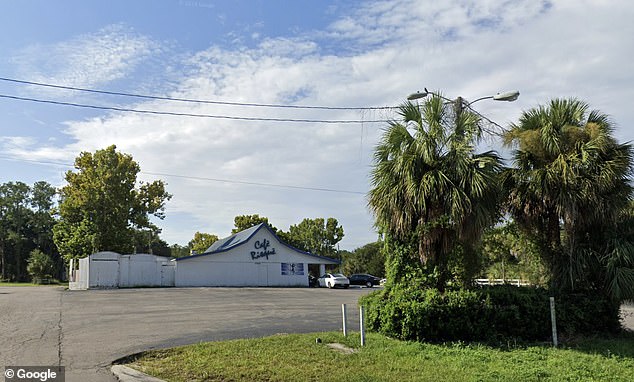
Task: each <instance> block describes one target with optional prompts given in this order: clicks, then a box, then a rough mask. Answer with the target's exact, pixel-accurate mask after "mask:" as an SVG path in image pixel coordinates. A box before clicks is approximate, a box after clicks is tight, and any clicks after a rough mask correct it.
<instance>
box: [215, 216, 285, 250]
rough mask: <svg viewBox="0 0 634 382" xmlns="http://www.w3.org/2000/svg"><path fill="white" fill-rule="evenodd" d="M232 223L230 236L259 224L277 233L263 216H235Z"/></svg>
mask: <svg viewBox="0 0 634 382" xmlns="http://www.w3.org/2000/svg"><path fill="white" fill-rule="evenodd" d="M233 223H234V225H235V228H234V229H232V230H231V234H232V235H233V234H235V233H238V232H240V231H244V230H245V229H249V228H251V227H254V226H256V225H258V224H261V223H266V224H267V225H268V226H269V227H270V228H271V229H272V230H273V232H275V233H277V232H278V229H277V228H275V227H273V226H272V225H271V224H270V223H269V219H268V218H266V217H264V216H260V215H258V214H254V215H239V216H236V217H235V218H234V219H233ZM205 249H206V248H205Z"/></svg>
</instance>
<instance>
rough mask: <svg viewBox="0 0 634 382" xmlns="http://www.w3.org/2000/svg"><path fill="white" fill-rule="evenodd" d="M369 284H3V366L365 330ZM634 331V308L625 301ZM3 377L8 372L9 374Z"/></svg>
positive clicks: (88, 376)
mask: <svg viewBox="0 0 634 382" xmlns="http://www.w3.org/2000/svg"><path fill="white" fill-rule="evenodd" d="M370 291H372V289H366V288H363V289H362V288H350V289H336V290H330V289H312V288H311V289H309V288H290V289H286V288H165V289H160V288H157V289H113V290H91V291H68V290H64V289H63V288H61V287H0V365H1V366H9V365H12V366H20V365H24V366H26V365H38V366H49V365H62V366H65V367H66V381H71V382H73V381H81V382H84V381H95V382H100V381H108V382H112V381H115V378H114V377H113V376H112V374H111V373H110V364H111V363H112V362H113V361H115V360H116V359H118V358H121V357H124V356H127V355H129V354H133V353H137V352H140V351H143V350H148V349H155V348H163V347H172V346H178V345H185V344H190V343H196V342H200V341H217V340H225V339H232V338H249V337H262V336H267V335H273V334H277V333H307V332H316V331H326V330H338V329H340V328H341V304H343V303H345V304H348V306H349V308H348V325H349V328H350V329H351V330H357V329H358V317H359V316H358V308H357V305H356V303H357V300H358V298H359V297H360V296H362V295H364V294H366V293H368V292H370ZM622 311H623V313H624V314H625V320H624V323H625V325H626V326H627V327H629V328H630V329H633V330H634V306H632V305H624V306H623V308H622ZM2 378H4V376H3V377H2Z"/></svg>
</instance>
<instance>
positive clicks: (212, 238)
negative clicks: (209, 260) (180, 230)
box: [189, 232, 218, 253]
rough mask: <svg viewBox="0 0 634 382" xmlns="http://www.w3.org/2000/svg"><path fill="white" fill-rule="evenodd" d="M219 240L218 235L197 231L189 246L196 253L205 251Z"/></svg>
mask: <svg viewBox="0 0 634 382" xmlns="http://www.w3.org/2000/svg"><path fill="white" fill-rule="evenodd" d="M217 241H218V236H216V235H212V234H210V233H203V232H196V233H195V234H194V238H193V239H192V240H191V241H190V242H189V248H191V250H192V251H195V252H196V253H204V252H205V251H207V249H208V248H209V247H211V245H212V244H213V243H215V242H217Z"/></svg>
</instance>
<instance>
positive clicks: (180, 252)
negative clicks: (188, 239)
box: [169, 244, 190, 257]
mask: <svg viewBox="0 0 634 382" xmlns="http://www.w3.org/2000/svg"><path fill="white" fill-rule="evenodd" d="M169 248H170V256H171V257H185V256H189V255H190V248H189V246H186V245H180V244H172V245H171V246H170V247H169Z"/></svg>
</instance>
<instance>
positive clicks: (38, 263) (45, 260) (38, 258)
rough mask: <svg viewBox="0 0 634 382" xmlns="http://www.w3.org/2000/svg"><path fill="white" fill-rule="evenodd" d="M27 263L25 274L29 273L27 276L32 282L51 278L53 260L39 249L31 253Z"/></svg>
mask: <svg viewBox="0 0 634 382" xmlns="http://www.w3.org/2000/svg"><path fill="white" fill-rule="evenodd" d="M27 263H28V265H27V267H26V269H27V272H29V275H31V277H32V278H33V280H34V282H41V280H43V279H49V278H51V277H52V274H53V270H54V267H55V264H54V263H53V259H51V256H49V255H47V254H46V253H44V252H42V251H40V250H39V249H34V250H32V251H31V253H30V254H29V259H28V260H27Z"/></svg>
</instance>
